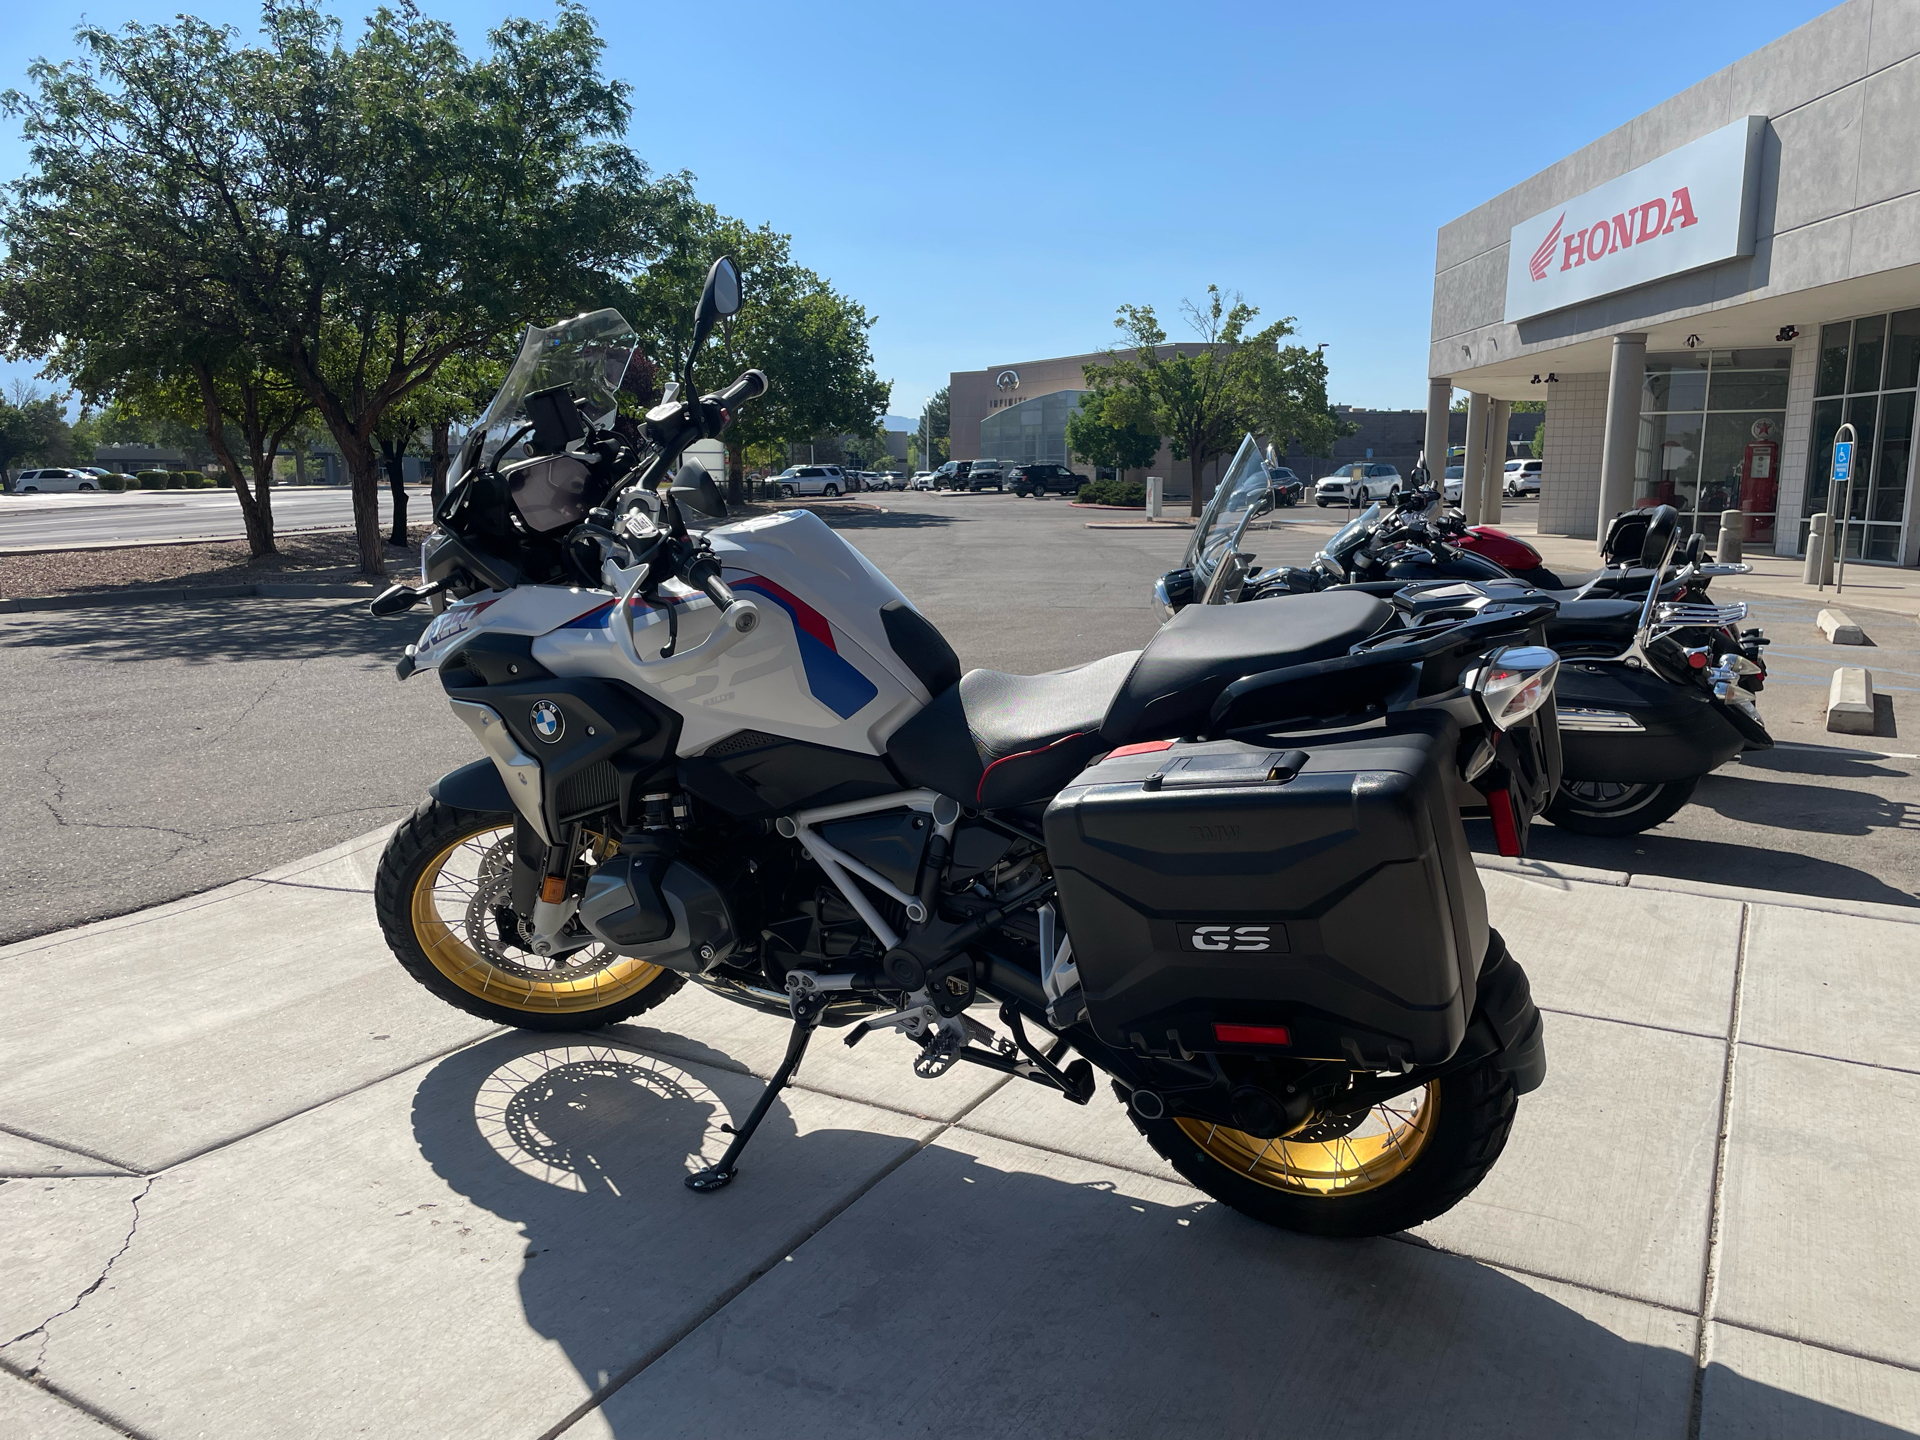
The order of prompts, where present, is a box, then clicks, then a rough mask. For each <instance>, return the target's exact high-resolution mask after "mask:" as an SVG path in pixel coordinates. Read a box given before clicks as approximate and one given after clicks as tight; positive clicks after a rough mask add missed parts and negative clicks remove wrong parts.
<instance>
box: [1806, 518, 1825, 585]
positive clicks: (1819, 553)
mask: <svg viewBox="0 0 1920 1440" xmlns="http://www.w3.org/2000/svg"><path fill="white" fill-rule="evenodd" d="M1826 563H1827V515H1826V512H1825V511H1822V512H1821V513H1820V514H1818V515H1815V516H1814V517H1813V518H1812V519H1810V520H1809V521H1807V558H1806V563H1805V564H1804V565H1802V566H1801V569H1800V583H1801V584H1802V585H1818V584H1820V583H1821V578H1820V577H1821V572H1822V571H1823V570H1824V569H1825V567H1826Z"/></svg>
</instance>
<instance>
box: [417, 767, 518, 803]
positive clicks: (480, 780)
mask: <svg viewBox="0 0 1920 1440" xmlns="http://www.w3.org/2000/svg"><path fill="white" fill-rule="evenodd" d="M427 794H429V795H431V796H432V797H433V798H434V799H436V800H438V801H439V802H440V803H441V804H442V805H452V806H454V807H455V808H456V809H460V810H512V809H513V797H512V796H511V795H509V794H508V793H507V783H506V781H504V780H502V779H501V778H500V770H499V767H497V766H496V765H495V764H494V763H493V761H491V760H488V759H484V758H483V759H479V760H475V761H473V762H471V763H470V764H466V765H462V766H461V767H460V768H459V769H458V770H449V771H448V772H447V773H446V774H444V775H442V776H441V777H440V778H439V779H438V780H436V781H434V782H433V783H432V784H431V785H429V786H428V787H427Z"/></svg>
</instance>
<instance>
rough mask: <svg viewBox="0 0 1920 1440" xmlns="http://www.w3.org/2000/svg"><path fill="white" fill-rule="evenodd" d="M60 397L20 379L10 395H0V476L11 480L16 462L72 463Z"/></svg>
mask: <svg viewBox="0 0 1920 1440" xmlns="http://www.w3.org/2000/svg"><path fill="white" fill-rule="evenodd" d="M63 399H64V397H59V396H53V395H46V394H43V393H41V390H40V388H39V386H37V385H29V384H27V383H26V382H24V381H20V380H16V381H15V382H14V384H13V394H12V396H11V397H10V398H9V397H7V396H0V479H5V480H8V481H11V479H12V477H13V470H14V467H15V466H16V465H21V464H26V465H69V464H72V463H73V461H74V459H75V458H76V456H75V447H74V435H73V429H72V427H71V426H69V425H68V424H67V416H66V408H65V406H64V404H63V403H62V400H63Z"/></svg>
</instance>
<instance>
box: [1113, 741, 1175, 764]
mask: <svg viewBox="0 0 1920 1440" xmlns="http://www.w3.org/2000/svg"><path fill="white" fill-rule="evenodd" d="M1172 748H1173V741H1171V740H1142V741H1141V742H1140V743H1139V744H1138V745H1122V746H1121V747H1120V748H1119V749H1118V750H1110V751H1108V752H1107V759H1109V760H1118V759H1119V758H1120V757H1121V756H1122V755H1151V754H1153V752H1154V751H1156V750H1171V749H1172Z"/></svg>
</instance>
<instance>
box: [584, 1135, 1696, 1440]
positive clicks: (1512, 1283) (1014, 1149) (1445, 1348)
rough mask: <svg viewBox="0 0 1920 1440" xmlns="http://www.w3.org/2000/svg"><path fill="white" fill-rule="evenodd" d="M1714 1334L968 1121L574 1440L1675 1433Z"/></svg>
mask: <svg viewBox="0 0 1920 1440" xmlns="http://www.w3.org/2000/svg"><path fill="white" fill-rule="evenodd" d="M1693 1330H1694V1322H1693V1320H1692V1318H1691V1317H1690V1316H1687V1315H1682V1314H1676V1313H1674V1312H1671V1311H1666V1310H1661V1309H1658V1308H1656V1307H1654V1306H1648V1305H1642V1304H1639V1303H1636V1302H1634V1301H1631V1300H1623V1299H1618V1298H1615V1297H1611V1296H1602V1295H1597V1294H1594V1293H1593V1292H1590V1291H1583V1290H1579V1289H1576V1288H1573V1287H1568V1286H1560V1285H1556V1284H1553V1283H1551V1282H1545V1281H1535V1280H1528V1279H1524V1278H1520V1277H1515V1276H1511V1275H1508V1274H1505V1273H1502V1272H1501V1271H1499V1270H1496V1269H1494V1268H1492V1267H1489V1266H1484V1265H1479V1264H1476V1263H1474V1262H1473V1261H1470V1260H1464V1259H1461V1258H1459V1257H1457V1256H1451V1255H1444V1254H1440V1253H1438V1252H1435V1251H1432V1250H1428V1249H1424V1248H1422V1247H1419V1246H1414V1245H1408V1244H1404V1243H1397V1242H1394V1241H1390V1240H1377V1241H1362V1242H1339V1241H1325V1240H1313V1239H1309V1238H1306V1237H1302V1236H1297V1235H1290V1234H1287V1233H1285V1232H1282V1231H1278V1230H1274V1229H1271V1228H1268V1227H1266V1226H1263V1225H1260V1224H1258V1223H1256V1222H1254V1221H1251V1220H1247V1219H1245V1218H1243V1217H1241V1216H1239V1215H1236V1214H1234V1213H1233V1212H1232V1211H1230V1210H1228V1209H1226V1208H1225V1207H1224V1206H1219V1205H1215V1204H1212V1203H1209V1202H1206V1201H1205V1200H1204V1197H1200V1196H1197V1195H1196V1194H1195V1192H1193V1191H1191V1190H1188V1189H1185V1188H1183V1187H1181V1186H1177V1185H1170V1184H1165V1183H1163V1182H1160V1181H1157V1180H1154V1179H1152V1178H1149V1177H1147V1176H1143V1175H1138V1174H1135V1173H1133V1172H1132V1171H1128V1170H1118V1169H1113V1168H1111V1167H1108V1166H1102V1165H1095V1164H1092V1163H1090V1162H1088V1161H1084V1160H1080V1159H1076V1158H1072V1157H1067V1156H1060V1155H1051V1154H1047V1153H1044V1152H1041V1151H1037V1150H1033V1149H1030V1148H1028V1147H1025V1146H1021V1145H1014V1144H1010V1143H1008V1142H1005V1141H1001V1140H996V1139H992V1138H990V1137H986V1136H980V1135H975V1134H971V1133H969V1132H965V1131H960V1130H953V1131H949V1132H948V1133H947V1134H946V1135H945V1136H943V1137H942V1138H941V1140H940V1141H938V1142H936V1143H935V1144H934V1145H932V1146H929V1147H928V1148H927V1149H926V1150H923V1151H922V1152H920V1153H919V1154H918V1155H916V1156H915V1157H914V1158H913V1159H912V1160H910V1161H908V1162H907V1164H905V1165H903V1166H902V1167H901V1168H900V1169H898V1170H896V1171H895V1172H894V1173H893V1174H892V1175H890V1176H888V1177H887V1178H886V1179H885V1180H884V1181H882V1182H881V1183H880V1184H879V1185H877V1186H875V1187H874V1188H873V1190H871V1191H870V1192H869V1193H868V1194H866V1195H865V1196H863V1197H862V1198H861V1199H860V1200H859V1201H858V1202H857V1203H856V1204H854V1205H853V1206H851V1207H849V1208H848V1209H847V1210H846V1211H845V1212H844V1213H843V1214H841V1215H840V1216H839V1217H837V1218H836V1219H835V1220H834V1222H833V1223H832V1224H831V1225H829V1226H827V1227H826V1228H825V1229H824V1230H822V1231H821V1232H820V1233H819V1234H818V1235H816V1236H814V1237H813V1238H812V1239H811V1240H809V1241H808V1242H807V1244H806V1245H805V1246H804V1247H803V1248H801V1249H800V1250H799V1251H797V1252H795V1254H794V1256H793V1263H792V1264H785V1265H779V1266H776V1267H775V1268H774V1269H773V1270H772V1271H771V1272H769V1273H768V1274H767V1275H765V1276H763V1277H762V1278H761V1279H760V1280H758V1281H756V1282H755V1283H754V1285H753V1286H752V1287H750V1288H749V1289H748V1290H747V1291H746V1292H745V1293H744V1294H743V1295H741V1296H740V1297H739V1298H738V1299H737V1300H735V1301H734V1302H733V1303H732V1304H731V1305H729V1306H727V1307H726V1308H725V1309H724V1310H722V1311H720V1312H719V1313H718V1314H717V1315H715V1316H714V1317H713V1318H712V1319H710V1320H708V1321H707V1322H706V1323H705V1324H704V1325H702V1326H701V1327H700V1328H699V1329H698V1330H696V1331H695V1332H694V1333H693V1334H691V1335H690V1336H688V1337H687V1338H686V1339H685V1340H683V1341H682V1342H681V1343H680V1344H679V1345H677V1346H675V1347H674V1348H673V1350H671V1351H670V1352H668V1353H667V1354H666V1355H665V1356H664V1357H663V1358H661V1359H660V1360H658V1361H656V1362H655V1363H654V1364H653V1365H651V1366H649V1367H648V1368H647V1369H646V1370H645V1371H643V1372H642V1373H641V1374H640V1375H639V1376H638V1378H636V1379H635V1380H634V1381H633V1382H632V1383H630V1384H629V1385H627V1386H626V1387H625V1388H624V1389H622V1390H620V1391H619V1392H617V1393H616V1394H615V1395H614V1396H613V1397H612V1399H611V1400H610V1401H609V1402H608V1403H607V1404H606V1405H605V1406H604V1407H602V1409H600V1410H599V1411H597V1412H595V1413H593V1414H590V1415H588V1416H586V1417H585V1418H583V1419H582V1420H581V1422H580V1423H579V1425H578V1426H577V1427H576V1428H575V1430H574V1431H571V1432H569V1433H570V1434H580V1435H591V1436H609V1435H612V1436H640V1435H647V1436H681V1435H686V1436H712V1435H722V1434H724V1435H729V1436H780V1437H801V1436H833V1437H842V1436H848V1435H880V1434H885V1435H902V1434H937V1435H966V1436H981V1437H990V1436H1021V1437H1025V1436H1033V1435H1060V1436H1085V1435H1099V1436H1115V1437H1130V1436H1143V1437H1144V1436H1153V1437H1160V1436H1166V1435H1209V1434H1218V1435H1232V1436H1237V1437H1261V1436H1281V1435H1301V1436H1307V1435H1311V1436H1369V1437H1372V1436H1379V1435H1388V1434H1406V1433H1413V1432H1418V1433H1420V1434H1422V1435H1434V1436H1452V1435H1458V1436H1474V1437H1480V1436H1485V1435H1487V1434H1510V1435H1535V1434H1553V1435H1555V1436H1573V1435H1605V1436H1609V1437H1616V1436H1627V1435H1648V1436H1652V1435H1660V1436H1671V1435H1681V1434H1684V1433H1685V1430H1686V1424H1687V1407H1688V1401H1689V1397H1690V1394H1691V1389H1692V1379H1693V1365H1692V1354H1691V1352H1692V1342H1693Z"/></svg>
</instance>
